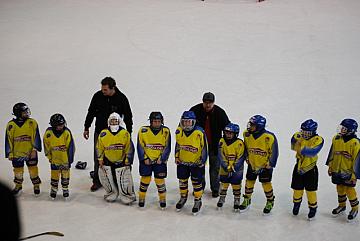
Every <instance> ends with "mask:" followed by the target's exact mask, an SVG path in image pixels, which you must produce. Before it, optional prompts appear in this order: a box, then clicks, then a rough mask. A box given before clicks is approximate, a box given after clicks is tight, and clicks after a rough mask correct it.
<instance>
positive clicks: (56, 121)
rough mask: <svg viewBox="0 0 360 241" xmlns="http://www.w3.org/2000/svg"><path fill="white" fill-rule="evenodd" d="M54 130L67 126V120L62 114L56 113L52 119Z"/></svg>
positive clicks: (51, 123)
mask: <svg viewBox="0 0 360 241" xmlns="http://www.w3.org/2000/svg"><path fill="white" fill-rule="evenodd" d="M49 124H50V125H51V127H52V128H55V127H57V126H60V125H66V120H65V118H64V116H63V115H62V114H59V113H56V114H53V115H52V116H51V117H50V123H49Z"/></svg>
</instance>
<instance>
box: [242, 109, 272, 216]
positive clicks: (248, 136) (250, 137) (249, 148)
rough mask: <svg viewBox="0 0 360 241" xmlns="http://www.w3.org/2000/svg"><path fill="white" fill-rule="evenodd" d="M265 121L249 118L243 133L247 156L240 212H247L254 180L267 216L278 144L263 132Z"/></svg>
mask: <svg viewBox="0 0 360 241" xmlns="http://www.w3.org/2000/svg"><path fill="white" fill-rule="evenodd" d="M265 124H266V119H265V118H264V117H263V116H261V115H255V116H253V117H251V118H250V120H249V122H248V124H247V130H246V131H245V132H244V143H245V149H246V155H247V164H248V168H247V172H246V184H245V195H244V201H243V202H242V204H241V205H240V208H239V209H240V212H244V211H246V210H248V208H249V207H250V203H251V195H252V193H253V191H254V185H255V181H256V179H257V178H258V177H259V181H260V182H261V183H262V187H263V189H264V192H265V196H266V199H267V202H266V205H265V208H264V210H263V213H264V214H265V215H266V214H269V213H270V211H271V209H272V208H273V206H274V199H275V196H274V193H273V188H272V184H271V179H272V172H273V168H274V167H275V166H276V162H277V158H278V144H277V140H276V137H275V135H274V134H273V133H271V132H269V131H267V130H265Z"/></svg>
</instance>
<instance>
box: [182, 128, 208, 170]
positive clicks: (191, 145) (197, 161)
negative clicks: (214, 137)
mask: <svg viewBox="0 0 360 241" xmlns="http://www.w3.org/2000/svg"><path fill="white" fill-rule="evenodd" d="M175 134H176V144H175V158H179V160H180V163H181V164H183V165H189V166H195V165H201V164H205V163H206V159H207V141H206V136H205V132H204V130H203V129H202V128H201V127H198V126H195V127H194V129H193V130H192V131H191V132H189V133H187V132H185V131H183V129H181V128H180V127H178V128H177V129H176V132H175Z"/></svg>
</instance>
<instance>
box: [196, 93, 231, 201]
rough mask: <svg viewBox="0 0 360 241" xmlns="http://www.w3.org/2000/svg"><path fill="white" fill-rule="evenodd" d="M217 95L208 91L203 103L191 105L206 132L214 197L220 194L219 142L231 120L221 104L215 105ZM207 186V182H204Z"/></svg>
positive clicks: (211, 187) (199, 123)
mask: <svg viewBox="0 0 360 241" xmlns="http://www.w3.org/2000/svg"><path fill="white" fill-rule="evenodd" d="M214 103H215V95H214V94H213V93H211V92H207V93H205V94H204V95H203V103H200V104H197V105H195V106H193V107H191V109H190V110H191V111H194V113H195V115H196V123H197V125H198V126H201V127H202V128H203V129H204V131H205V133H206V138H207V141H208V145H209V167H210V168H209V173H210V189H211V191H212V196H213V197H218V196H219V187H220V181H219V168H220V160H219V159H218V157H217V154H218V144H219V140H220V138H221V134H222V131H223V130H224V128H225V126H226V125H227V124H228V123H229V122H230V121H229V118H228V116H227V115H226V112H225V111H224V110H223V109H222V108H221V107H219V106H217V105H215V104H214ZM204 180H205V178H204ZM203 185H204V186H205V183H203Z"/></svg>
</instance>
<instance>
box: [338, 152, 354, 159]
mask: <svg viewBox="0 0 360 241" xmlns="http://www.w3.org/2000/svg"><path fill="white" fill-rule="evenodd" d="M334 154H335V155H339V156H343V157H345V158H346V159H351V158H352V156H351V154H350V153H349V152H347V151H336V152H335V153H334Z"/></svg>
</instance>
